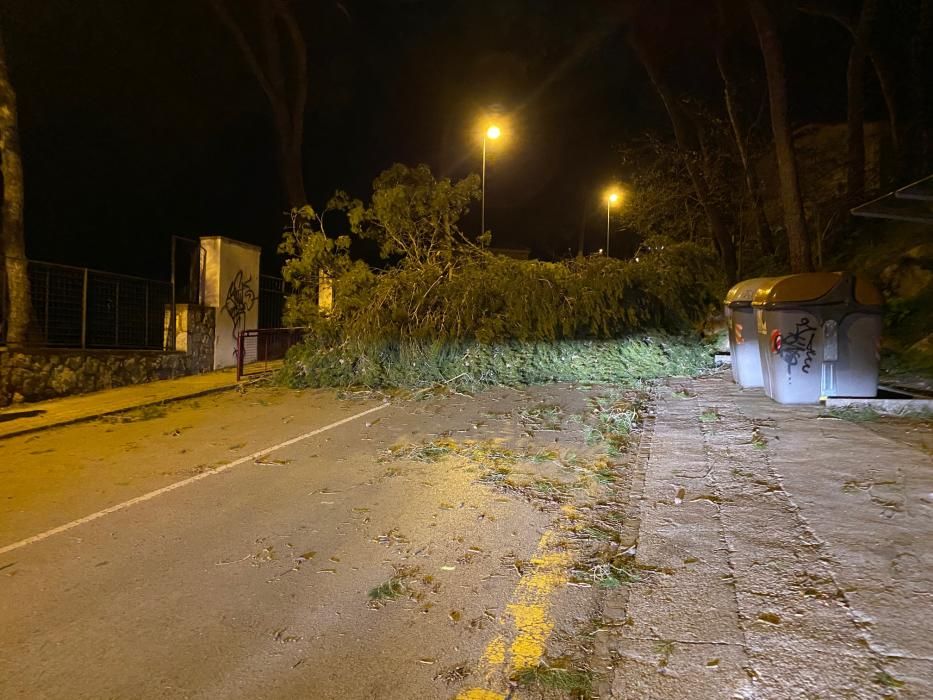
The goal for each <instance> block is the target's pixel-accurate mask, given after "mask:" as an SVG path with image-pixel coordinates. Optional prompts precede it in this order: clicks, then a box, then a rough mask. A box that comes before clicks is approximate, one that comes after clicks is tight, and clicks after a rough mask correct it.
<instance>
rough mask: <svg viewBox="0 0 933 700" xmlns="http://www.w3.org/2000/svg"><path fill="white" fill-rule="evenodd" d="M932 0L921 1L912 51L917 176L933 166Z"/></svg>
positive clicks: (927, 171) (925, 173) (928, 170)
mask: <svg viewBox="0 0 933 700" xmlns="http://www.w3.org/2000/svg"><path fill="white" fill-rule="evenodd" d="M931 34H933V0H921V2H920V16H919V18H918V22H917V31H916V34H915V35H914V42H913V46H912V51H911V58H912V60H911V64H912V65H911V73H912V78H913V80H912V81H911V82H912V84H913V85H914V86H915V88H916V90H915V93H914V94H915V100H916V107H915V109H914V123H915V124H916V127H915V129H914V133H915V134H916V137H915V138H916V140H915V141H913V140H912V143H916V150H917V168H916V170H915V172H914V175H916V176H918V177H919V176H922V175H927V174H929V172H930V169H931V168H933V163H931V161H933V90H931V88H930V72H931V70H933V37H931V36H930V35H931Z"/></svg>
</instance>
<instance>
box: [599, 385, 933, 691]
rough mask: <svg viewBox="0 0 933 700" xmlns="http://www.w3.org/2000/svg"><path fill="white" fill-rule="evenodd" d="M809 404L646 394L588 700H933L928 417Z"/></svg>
mask: <svg viewBox="0 0 933 700" xmlns="http://www.w3.org/2000/svg"><path fill="white" fill-rule="evenodd" d="M684 390H685V391H684ZM823 414H824V411H822V410H821V409H819V408H818V407H790V406H780V405H778V404H775V403H773V402H771V401H768V400H767V399H765V398H764V397H763V395H762V394H761V392H759V391H742V390H740V389H739V388H738V387H736V386H735V385H734V384H732V383H731V382H729V381H727V380H726V379H724V378H721V377H714V378H708V379H704V380H699V381H695V382H685V383H684V384H683V385H681V384H675V385H672V386H671V387H670V388H668V389H662V390H661V396H660V399H659V405H658V410H657V419H656V423H655V429H654V432H653V434H652V435H651V437H650V445H649V448H650V457H649V458H648V459H647V461H646V463H645V464H643V465H640V466H639V465H635V466H634V467H633V468H634V469H641V470H642V474H643V490H642V491H641V499H640V508H637V509H636V511H635V512H636V517H637V518H638V519H639V523H638V535H637V554H636V557H635V564H636V566H637V567H638V569H639V570H640V574H641V575H642V581H641V582H640V583H636V584H634V585H632V586H631V587H629V588H628V590H626V591H620V592H618V593H617V594H614V598H613V599H611V600H610V601H608V604H607V608H606V613H607V616H608V617H609V618H610V619H611V620H613V621H614V622H615V624H614V625H612V626H611V630H610V631H609V632H608V633H605V634H604V636H603V639H602V640H601V643H600V645H598V646H599V647H601V651H600V655H601V656H603V657H604V660H605V662H606V664H607V666H608V667H609V668H611V669H613V670H612V671H611V672H610V673H609V674H608V678H607V682H606V685H607V687H604V688H602V691H603V693H602V696H603V697H614V698H661V699H668V698H669V699H674V698H685V697H695V698H769V699H771V698H888V697H890V698H893V697H898V698H908V697H909V698H931V697H933V632H931V631H930V627H929V621H930V619H931V618H933V544H931V543H933V505H931V501H933V470H931V469H930V466H931V465H930V453H929V449H930V448H929V429H930V426H929V423H927V424H925V425H923V424H920V425H919V426H918V424H917V423H908V422H906V421H905V422H903V423H898V422H897V421H894V422H888V423H881V424H878V423H874V424H873V423H851V422H847V421H844V420H838V419H833V418H830V417H827V416H824V415H823ZM911 429H917V430H919V431H922V432H923V436H924V437H922V438H921V439H917V435H918V433H913V434H912V435H913V437H911V434H909V433H908V432H907V431H909V430H911ZM925 441H926V442H925ZM638 500H639V499H638V498H636V499H635V501H638Z"/></svg>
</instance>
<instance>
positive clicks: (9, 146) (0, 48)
mask: <svg viewBox="0 0 933 700" xmlns="http://www.w3.org/2000/svg"><path fill="white" fill-rule="evenodd" d="M0 158H2V161H3V162H2V164H0V171H2V174H3V214H2V227H3V229H2V238H0V242H2V244H3V245H2V248H0V252H2V253H3V261H4V268H5V271H6V275H5V277H6V286H7V293H8V295H9V299H10V308H9V314H8V319H7V321H8V324H7V334H6V337H7V344H8V345H10V346H18V345H25V344H26V341H27V339H28V333H29V317H30V312H31V310H32V304H31V302H30V299H29V276H28V275H27V270H26V242H25V238H24V236H23V161H22V157H21V155H20V150H19V126H18V124H17V117H16V92H15V91H14V90H13V84H12V83H11V82H10V75H9V72H8V70H7V63H6V49H5V47H4V44H3V37H2V36H0ZM0 293H2V290H0Z"/></svg>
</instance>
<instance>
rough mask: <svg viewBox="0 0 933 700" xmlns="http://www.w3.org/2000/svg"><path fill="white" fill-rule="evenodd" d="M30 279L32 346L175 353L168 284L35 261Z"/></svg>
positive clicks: (28, 266)
mask: <svg viewBox="0 0 933 700" xmlns="http://www.w3.org/2000/svg"><path fill="white" fill-rule="evenodd" d="M27 274H28V276H29V292H30V301H31V302H32V309H31V311H32V314H31V329H30V336H31V341H32V342H35V343H36V344H38V345H41V346H45V347H55V348H100V349H128V350H171V349H173V346H174V336H172V335H171V334H166V332H165V319H166V313H167V312H170V311H171V301H172V286H171V284H170V283H168V282H163V281H160V280H152V279H146V278H144V277H134V276H131V275H118V274H114V273H111V272H100V271H98V270H90V269H88V268H84V267H72V266H70V265H58V264H54V263H45V262H38V261H34V260H30V261H29V262H28V264H27ZM5 311H6V309H4V312H5ZM4 318H6V315H5V313H4ZM4 325H5V324H4ZM167 336H168V337H167Z"/></svg>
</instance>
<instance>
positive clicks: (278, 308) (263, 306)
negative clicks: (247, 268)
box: [259, 275, 287, 328]
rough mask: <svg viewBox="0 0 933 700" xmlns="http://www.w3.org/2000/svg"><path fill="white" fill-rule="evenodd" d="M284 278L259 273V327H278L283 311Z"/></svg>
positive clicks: (285, 290)
mask: <svg viewBox="0 0 933 700" xmlns="http://www.w3.org/2000/svg"><path fill="white" fill-rule="evenodd" d="M286 293H287V289H286V285H285V280H283V279H282V278H281V277H273V276H271V275H259V327H260V328H280V327H281V326H282V323H283V318H282V317H283V314H284V311H285V295H286Z"/></svg>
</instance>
